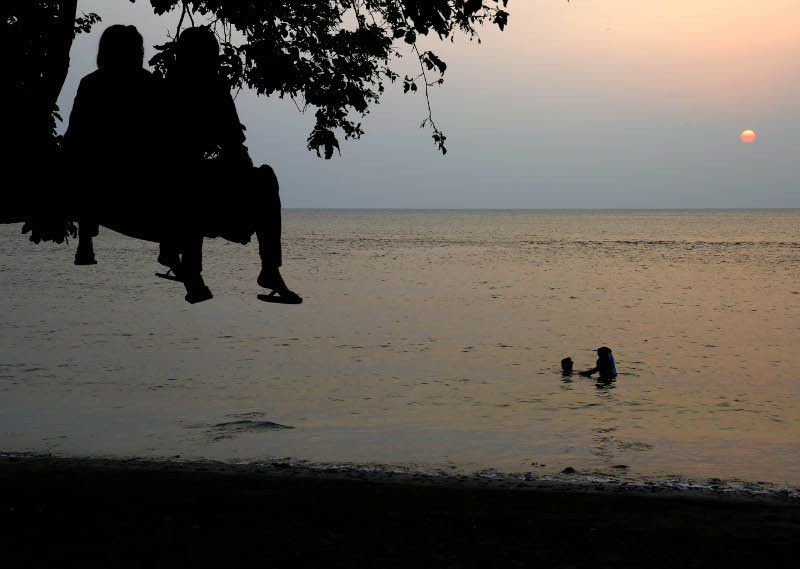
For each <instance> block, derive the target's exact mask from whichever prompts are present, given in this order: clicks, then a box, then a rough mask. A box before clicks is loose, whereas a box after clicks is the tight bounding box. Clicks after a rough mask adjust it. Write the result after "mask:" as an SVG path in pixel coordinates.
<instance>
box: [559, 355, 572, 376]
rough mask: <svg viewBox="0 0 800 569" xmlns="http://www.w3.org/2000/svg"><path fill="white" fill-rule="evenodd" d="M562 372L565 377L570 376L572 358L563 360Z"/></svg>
mask: <svg viewBox="0 0 800 569" xmlns="http://www.w3.org/2000/svg"><path fill="white" fill-rule="evenodd" d="M561 372H562V373H563V374H564V375H569V374H571V373H572V358H564V359H563V360H561Z"/></svg>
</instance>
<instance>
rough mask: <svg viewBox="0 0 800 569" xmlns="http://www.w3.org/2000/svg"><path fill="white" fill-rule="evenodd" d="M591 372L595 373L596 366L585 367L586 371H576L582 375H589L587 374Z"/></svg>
mask: <svg viewBox="0 0 800 569" xmlns="http://www.w3.org/2000/svg"><path fill="white" fill-rule="evenodd" d="M593 373H597V368H596V367H593V368H592V369H587V370H586V371H580V372H578V374H579V375H582V376H584V377H589V376H591V375H592V374H593Z"/></svg>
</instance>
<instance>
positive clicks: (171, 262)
mask: <svg viewBox="0 0 800 569" xmlns="http://www.w3.org/2000/svg"><path fill="white" fill-rule="evenodd" d="M158 262H159V263H160V264H162V265H164V266H165V267H167V268H168V269H169V271H167V274H166V275H161V274H160V273H156V275H157V276H163V277H165V278H167V277H168V276H169V272H170V271H171V272H172V274H173V275H174V276H175V278H174V279H172V280H178V281H182V280H183V266H182V264H181V258H180V247H179V246H178V244H177V242H175V241H174V240H173V239H168V238H165V239H164V240H163V241H161V242H160V243H159V244H158ZM168 278H172V277H168Z"/></svg>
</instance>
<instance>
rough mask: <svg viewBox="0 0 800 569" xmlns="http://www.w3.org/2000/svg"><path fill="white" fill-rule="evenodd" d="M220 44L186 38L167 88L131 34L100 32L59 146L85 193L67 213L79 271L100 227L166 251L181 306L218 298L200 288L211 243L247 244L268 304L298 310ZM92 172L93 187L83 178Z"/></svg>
mask: <svg viewBox="0 0 800 569" xmlns="http://www.w3.org/2000/svg"><path fill="white" fill-rule="evenodd" d="M218 58H219V44H218V42H217V39H216V37H215V36H214V34H213V33H212V32H211V31H210V30H209V29H208V28H204V27H196V28H190V29H187V30H185V31H184V32H183V33H182V34H181V35H180V38H179V39H178V44H177V50H176V60H175V62H174V65H173V67H171V68H170V70H169V74H168V77H167V79H166V80H160V79H158V78H156V77H155V76H154V75H152V74H151V73H150V72H148V71H146V70H145V69H144V68H143V64H144V47H143V40H142V36H141V35H140V34H139V32H138V31H137V30H136V28H135V27H134V26H123V25H115V26H111V27H109V28H108V29H106V30H105V31H104V32H103V35H102V37H101V39H100V46H99V50H98V54H97V67H98V69H97V71H95V72H93V73H91V74H89V75H87V76H86V77H84V78H83V80H82V81H81V84H80V87H79V89H78V94H77V96H76V97H75V103H74V105H73V108H72V113H71V115H70V119H69V128H68V130H67V132H66V134H65V136H64V152H65V157H66V162H67V164H68V167H69V168H70V169H72V170H74V171H76V172H77V173H78V176H77V178H78V179H83V180H86V181H85V185H84V186H83V187H82V188H81V189H80V190H78V191H77V198H76V200H75V202H74V203H73V204H72V206H71V207H72V210H73V212H74V216H75V217H76V218H77V220H78V222H79V233H78V240H79V242H78V250H77V253H76V255H75V263H76V264H78V265H86V264H94V263H96V261H95V255H94V249H93V244H92V238H93V237H94V236H96V235H97V234H98V227H99V225H103V226H104V227H108V228H111V229H113V230H116V231H119V232H120V233H124V234H126V235H130V236H133V237H137V238H140V239H147V240H150V241H156V242H158V243H159V244H160V251H159V256H158V261H159V263H161V264H162V265H165V266H166V267H168V268H169V271H168V272H167V273H166V274H164V275H159V276H165V277H167V278H171V279H174V280H178V281H181V282H183V283H184V285H185V287H186V300H187V301H189V302H191V303H195V302H200V301H203V300H208V299H210V298H211V297H212V294H211V291H210V290H209V289H208V287H207V286H206V285H205V283H204V282H203V278H202V276H201V272H202V246H203V238H204V237H223V238H225V239H228V240H230V241H234V242H237V243H248V242H249V241H250V239H251V237H252V235H253V234H254V233H255V234H256V236H257V238H258V244H259V254H260V257H261V272H260V273H259V275H258V279H257V282H258V285H259V286H262V287H264V288H267V289H271V291H272V292H271V293H270V294H269V295H266V296H264V295H260V296H259V298H261V299H262V300H269V301H276V302H285V303H292V304H297V303H300V302H302V299H301V298H300V297H299V296H298V295H297V294H295V293H294V292H292V291H291V290H289V288H288V287H287V286H286V284H285V283H284V281H283V278H282V277H281V273H280V269H279V267H280V266H281V213H280V208H281V203H280V196H279V193H278V180H277V178H276V177H275V173H274V172H273V170H272V168H270V167H269V166H266V165H264V166H261V167H259V168H254V167H253V163H252V161H251V159H250V157H249V155H248V152H247V148H246V147H245V146H244V140H245V136H244V132H243V131H244V127H243V126H242V124H241V123H240V122H239V117H238V115H237V113H236V107H235V105H234V101H233V98H232V97H231V94H230V91H229V90H228V89H227V88H226V87H225V85H224V84H223V82H222V81H221V80H220V78H219V74H218ZM82 171H86V172H87V174H90V175H86V176H82V175H81V172H82Z"/></svg>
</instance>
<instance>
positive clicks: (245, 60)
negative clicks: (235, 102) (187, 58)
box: [132, 0, 508, 158]
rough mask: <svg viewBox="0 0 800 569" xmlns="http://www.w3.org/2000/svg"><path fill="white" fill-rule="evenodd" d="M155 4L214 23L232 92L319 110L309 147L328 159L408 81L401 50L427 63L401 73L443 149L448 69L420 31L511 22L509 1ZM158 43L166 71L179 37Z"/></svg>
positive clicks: (190, 0) (449, 31) (446, 33)
mask: <svg viewBox="0 0 800 569" xmlns="http://www.w3.org/2000/svg"><path fill="white" fill-rule="evenodd" d="M132 1H134V0H132ZM149 1H150V3H151V4H152V6H153V9H154V10H155V12H156V13H157V14H164V13H166V12H169V11H172V10H178V11H180V13H181V18H180V21H181V23H180V24H179V29H178V30H177V31H178V32H179V31H180V27H181V26H182V25H184V24H185V23H187V21H186V20H187V17H188V21H190V22H191V23H192V24H193V23H195V21H196V20H197V21H203V22H208V23H210V26H211V28H212V29H214V30H215V31H216V32H217V35H218V37H219V38H220V40H221V46H222V50H221V68H222V70H223V71H222V75H223V77H224V79H225V80H226V81H227V82H228V83H229V86H230V87H231V88H232V89H241V88H242V87H248V88H251V89H253V90H254V91H256V92H257V93H258V94H259V95H267V96H268V95H272V94H277V95H278V96H280V97H281V98H283V97H291V98H292V99H293V100H294V101H295V102H299V106H300V107H301V108H302V109H303V110H305V109H307V108H313V109H316V112H315V118H316V124H315V126H314V128H313V130H312V132H311V134H310V135H309V137H308V148H309V150H314V151H316V152H317V154H318V155H320V154H324V156H325V158H331V157H332V156H333V154H334V151H335V150H339V140H338V138H337V134H336V133H343V134H344V138H345V139H358V138H360V137H361V135H362V134H363V133H364V131H363V129H362V126H361V123H360V122H358V120H359V119H360V118H362V117H363V116H364V115H366V114H367V113H368V112H369V108H370V106H371V105H373V104H377V103H378V102H379V99H380V96H381V94H382V93H383V92H384V83H386V82H391V83H394V82H396V81H398V80H399V79H400V75H399V74H398V73H397V72H395V71H394V70H393V67H392V66H393V65H394V62H395V60H396V58H397V57H399V56H402V55H403V52H410V53H413V55H414V56H415V57H416V58H418V60H419V66H420V72H419V73H418V74H417V75H412V76H408V75H406V76H404V77H403V79H402V84H403V90H404V91H405V92H411V93H414V92H418V91H422V92H424V94H425V97H426V102H427V106H428V115H427V118H426V119H425V120H424V121H423V123H422V125H421V126H422V127H425V126H430V127H431V128H432V130H433V139H434V142H435V143H436V145H437V146H438V148H439V150H440V151H441V152H443V153H445V152H446V148H445V139H446V137H445V136H444V134H443V133H442V132H441V131H440V130H439V128H438V127H437V126H436V124H435V122H434V120H433V115H432V112H431V106H430V97H429V91H428V89H429V87H432V86H434V85H439V84H441V83H442V82H443V76H444V73H445V70H446V69H447V66H446V64H445V62H444V61H442V60H441V59H440V58H439V57H438V56H437V55H436V54H434V53H433V52H431V51H421V50H420V49H419V48H418V47H417V43H418V41H419V38H420V37H421V36H436V37H437V38H438V39H440V40H448V39H449V40H452V39H453V38H454V36H455V35H456V34H457V33H464V34H466V35H467V36H468V37H470V38H476V37H477V28H478V26H480V25H481V24H483V23H486V22H490V23H493V24H495V25H497V26H498V27H499V28H500V29H501V30H502V29H504V28H505V26H506V24H507V22H508V12H507V11H506V10H505V8H506V7H507V4H508V0H271V1H269V2H266V1H264V2H253V1H250V2H230V1H225V0H149ZM176 36H177V34H176ZM157 49H158V50H159V53H158V54H157V55H156V56H155V57H154V58H153V59H152V60H151V64H152V65H153V66H155V68H156V69H157V71H158V72H159V73H161V74H163V75H165V76H166V75H168V74H169V69H170V65H171V64H172V63H173V62H174V57H175V53H174V52H175V46H174V42H170V43H168V44H165V45H162V46H157Z"/></svg>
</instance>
